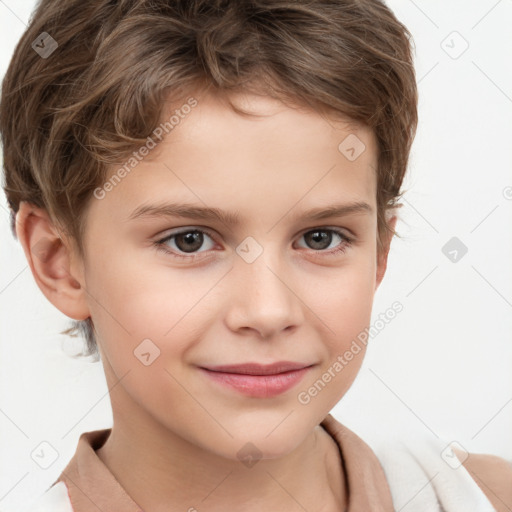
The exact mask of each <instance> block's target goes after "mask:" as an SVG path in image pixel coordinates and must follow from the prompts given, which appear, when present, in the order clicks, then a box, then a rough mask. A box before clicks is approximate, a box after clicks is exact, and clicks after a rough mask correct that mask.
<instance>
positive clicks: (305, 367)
mask: <svg viewBox="0 0 512 512" xmlns="http://www.w3.org/2000/svg"><path fill="white" fill-rule="evenodd" d="M313 366H315V365H313V364H307V363H306V364H304V363H295V362H290V361H279V362H276V363H272V364H267V365H263V364H259V363H244V364H238V365H223V366H210V367H199V369H200V370H201V371H202V372H203V374H205V375H206V376H207V377H208V378H209V380H210V381H214V382H216V383H217V384H219V385H221V386H223V387H224V388H226V387H228V388H231V389H232V390H233V389H234V390H235V391H237V392H239V393H242V394H244V395H247V396H251V397H255V398H271V397H274V396H278V395H280V394H282V393H284V392H285V391H288V390H289V389H291V388H293V387H294V386H296V385H297V384H298V383H299V382H300V381H301V380H302V379H303V377H304V376H305V375H306V373H307V372H308V371H309V370H310V369H311V368H312V367H313Z"/></svg>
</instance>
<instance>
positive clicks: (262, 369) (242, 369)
mask: <svg viewBox="0 0 512 512" xmlns="http://www.w3.org/2000/svg"><path fill="white" fill-rule="evenodd" d="M308 366H312V365H311V364H307V363H306V364H304V363H294V362H292V361H278V362H276V363H272V364H259V363H243V364H230V365H221V366H208V367H206V366H203V367H202V368H204V369H205V370H210V371H212V372H223V373H241V374H245V375H276V374H278V373H284V372H289V371H292V370H301V369H302V368H307V367H308Z"/></svg>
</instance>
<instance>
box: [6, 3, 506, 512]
mask: <svg viewBox="0 0 512 512" xmlns="http://www.w3.org/2000/svg"><path fill="white" fill-rule="evenodd" d="M34 5H35V2H34V1H29V0H0V34H1V35H0V41H1V45H0V76H2V77H3V75H4V73H5V70H6V68H7V66H8V63H9V60H10V58H11V55H12V52H13V50H14V46H15V44H16V43H17V41H18V39H19V37H20V36H21V34H22V32H23V31H24V29H25V26H26V23H27V22H28V19H29V15H30V13H31V10H32V8H33V6H34ZM388 5H389V6H390V7H391V8H392V9H393V11H394V12H395V14H396V15H397V17H398V18H399V19H400V20H401V21H402V22H404V23H405V25H406V26H407V27H408V28H409V29H410V30H411V32H412V34H413V37H414V40H415V44H416V69H417V78H418V81H419V91H420V103H419V116H420V124H419V129H418V135H417V138H416V140H415V143H414V146H413V150H412V155H411V162H410V168H409V175H408V177H407V179H406V181H405V183H404V188H405V189H406V190H407V193H406V194H405V196H404V202H405V206H404V208H402V212H401V215H402V220H401V221H400V222H399V223H398V232H399V233H400V234H401V235H402V236H403V239H398V238H396V239H395V240H394V241H393V244H392V248H391V251H390V256H389V264H388V270H387V275H386V277H385V279H384V282H383V283H382V285H381V287H380V289H379V290H378V292H377V295H376V300H375V303H374V309H373V318H374V319H377V318H378V315H379V313H380V312H384V311H385V310H386V309H388V308H389V307H390V305H391V304H392V303H393V302H394V301H395V300H399V301H400V302H401V303H402V304H403V306H404V310H403V311H402V312H401V313H399V314H398V315H397V316H396V318H395V319H394V320H392V321H391V322H390V323H389V324H388V325H386V327H385V328H384V329H382V330H381V331H380V332H379V333H378V335H377V336H375V337H374V338H372V340H371V342H370V345H369V349H368V354H367V357H366V359H365V362H364V365H363V368H362V370H361V373H360V374H359V376H358V378H357V379H356V382H355V383H354V385H353V386H352V388H351V389H350V391H349V392H348V393H347V395H346V396H345V397H344V398H343V399H342V401H341V402H340V403H339V404H338V406H337V407H336V408H335V409H334V410H333V414H334V416H335V417H337V418H338V419H339V420H341V421H342V422H344V423H345V424H346V425H347V426H349V427H350V428H352V429H353V430H354V431H356V432H357V433H358V434H360V435H361V436H362V437H363V439H364V436H365V435H366V434H365V433H368V435H370V434H371V432H374V431H376V430H380V429H384V428H395V427H396V426H397V425H398V426H399V427H400V428H402V429H405V430H407V431H411V432H413V431H414V432H419V433H420V434H422V433H424V434H425V435H430V436H432V435H435V436H438V437H439V438H441V439H443V440H446V441H447V442H451V441H453V440H456V441H458V442H459V443H460V444H461V445H462V446H463V447H464V448H465V449H466V450H468V451H471V452H486V453H492V454H496V455H500V456H502V457H505V458H507V459H509V460H511V461H512V435H511V433H512V371H511V368H512V314H511V313H512V200H511V199H507V197H508V198H510V197H511V195H512V188H511V187H512V150H511V148H512V143H511V136H512V60H511V54H512V31H511V30H510V26H511V24H512V0H501V1H498V2H497V1H496V0H478V1H472V2H471V1H467V0H466V1H463V0H457V1H456V0H450V1H440V0H438V1H427V0H416V1H414V2H413V1H412V0H393V1H389V2H388ZM454 31H456V32H458V34H460V35H457V34H455V35H454V34H452V32H454ZM462 38H464V40H465V41H467V44H469V47H468V48H467V50H466V51H465V52H464V53H462V54H461V55H460V56H459V57H458V58H452V57H453V56H456V55H457V54H458V53H459V52H460V51H461V50H462V49H463V48H464V46H463V45H464V44H465V43H464V40H463V39H462ZM443 41H444V43H443ZM445 50H446V51H445ZM447 52H451V54H452V56H450V55H449V54H448V53H447ZM507 187H509V188H507ZM507 191H508V195H507ZM452 237H457V238H458V239H460V240H461V241H462V242H463V243H464V244H465V245H466V246H467V248H468V252H467V254H465V255H464V256H463V257H462V258H461V259H460V260H459V261H458V262H456V263H454V262H452V261H450V260H449V259H448V258H447V257H446V256H445V255H444V254H443V252H442V250H441V249H442V247H443V246H444V245H445V244H446V243H447V242H448V240H450V239H451V238H452ZM67 326H68V319H67V318H66V317H65V316H64V315H62V314H61V313H60V312H59V311H58V310H56V309H55V308H54V307H53V306H52V305H51V304H50V303H49V302H48V301H47V300H46V299H45V297H44V296H43V294H42V293H41V292H40V290H39V288H38V287H37V286H36V284H35V281H34V279H33V277H32V274H31V272H30V269H29V268H28V266H27V262H26V260H25V258H24V255H23V251H22V249H21V246H20V244H19V243H18V242H17V241H15V240H14V238H13V237H12V235H11V233H10V229H9V216H8V211H7V206H6V202H5V197H4V194H3V193H2V195H1V200H0V351H1V353H0V379H1V383H0V432H1V435H0V449H1V455H0V461H1V463H0V464H1V467H0V508H1V509H2V510H4V511H6V510H16V509H19V507H20V506H21V504H22V503H26V502H27V500H32V499H34V498H35V497H36V496H38V495H39V494H41V493H42V492H43V491H44V490H45V489H46V488H47V487H48V486H49V485H50V484H51V483H53V481H54V480H55V479H56V478H57V477H58V476H59V474H60V473H61V471H62V469H63V468H64V467H65V466H66V464H67V462H68V461H69V459H70V458H71V456H72V455H73V453H74V451H75V448H76V444H77V441H78V438H79V436H80V434H81V433H82V432H86V431H90V430H95V429H99V428H105V427H110V426H111V421H112V416H111V410H110V402H109V397H108V392H107V387H106V383H105V379H104V376H103V373H102V367H101V363H99V362H98V363H95V364H91V363H90V362H87V361H85V360H74V359H72V358H71V357H69V355H67V354H70V353H72V352H73V351H72V350H71V348H72V347H71V346H70V344H69V343H68V342H67V341H66V337H65V336H62V335H59V334H58V333H59V332H60V331H61V330H63V329H64V328H65V327H67ZM75 348H76V347H75ZM396 428H398V427H396ZM42 441H47V442H49V443H50V444H51V445H52V446H53V447H54V448H55V449H56V450H57V452H58V454H59V456H58V458H57V459H56V461H55V463H54V464H53V465H51V466H50V467H49V468H48V469H42V468H40V467H39V466H38V465H37V464H36V463H35V462H34V460H32V458H31V453H32V452H33V450H34V449H36V447H37V446H38V445H39V444H40V443H41V442H42Z"/></svg>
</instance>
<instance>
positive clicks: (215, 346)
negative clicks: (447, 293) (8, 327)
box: [17, 93, 396, 512]
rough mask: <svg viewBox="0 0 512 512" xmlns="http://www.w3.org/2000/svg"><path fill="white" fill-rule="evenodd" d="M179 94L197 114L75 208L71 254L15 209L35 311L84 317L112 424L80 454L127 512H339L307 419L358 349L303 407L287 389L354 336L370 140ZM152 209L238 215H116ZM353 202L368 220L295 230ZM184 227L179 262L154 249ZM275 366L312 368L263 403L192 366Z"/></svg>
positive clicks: (303, 113) (308, 380)
mask: <svg viewBox="0 0 512 512" xmlns="http://www.w3.org/2000/svg"><path fill="white" fill-rule="evenodd" d="M195 97H196V99H197V100H198V105H197V106H196V107H195V108H194V109H193V110H192V111H191V113H190V114H189V115H188V116H186V117H185V119H183V120H181V122H180V124H179V125H178V126H177V127H176V128H175V129H174V130H173V131H172V132H171V133H170V135H169V136H167V137H166V138H164V140H163V141H162V142H161V143H160V145H159V146H158V148H157V149H155V150H153V152H152V153H151V154H150V155H149V156H148V157H147V158H145V159H144V160H143V161H142V162H140V163H139V164H138V165H137V166H136V167H135V168H134V169H133V170H132V171H131V173H130V174H129V175H127V176H126V177H125V178H124V179H123V181H122V182H121V183H120V184H119V185H117V186H116V187H115V188H114V189H113V190H112V191H110V192H109V193H107V194H106V195H105V197H104V198H103V199H101V200H99V199H92V200H91V203H90V205H89V208H88V211H87V217H86V220H87V224H86V231H85V239H84V243H85V247H86V257H85V258H84V259H81V258H80V257H79V256H78V255H77V253H76V251H75V250H74V249H73V245H72V243H71V241H68V240H66V239H65V237H63V236H62V234H61V233H60V232H59V230H58V229H57V228H56V227H55V225H54V224H52V222H51V221H50V219H49V217H48V215H47V214H46V212H45V211H44V210H41V209H38V208H35V207H33V206H31V205H30V204H28V203H22V205H21V208H20V211H19V213H18V217H17V234H18V238H19V239H20V241H21V243H22V245H23V248H24V251H25V254H26V257H27V260H28V262H29V264H30V267H31V270H32V273H33V275H34V278H35V279H36V282H37V284H38V285H39V287H40V288H41V290H42V291H43V293H44V294H45V295H46V297H47V298H48V300H50V301H51V302H52V303H53V304H54V305H55V306H56V307H57V308H58V309H59V310H60V311H62V312H63V313H64V314H66V315H67V316H69V317H71V318H74V319H84V318H87V317H89V316H90V317H91V318H92V320H93V322H94V325H95V329H96V332H97V339H98V343H99V349H100V353H101V360H102V364H103V366H104V370H105V374H106V379H107V384H108V387H109V389H110V390H111V391H110V397H111V403H112V408H113V417H114V424H113V429H112V433H111V435H110V437H109V439H108V440H107V442H106V443H105V445H104V446H103V447H102V448H101V449H99V450H98V452H97V454H98V456H99V457H100V459H101V460H102V461H103V462H104V463H105V464H106V465H107V467H108V468H109V469H110V470H111V471H112V473H113V474H114V475H115V477H116V478H117V479H118V481H119V482H120V483H121V485H122V486H123V487H124V488H125V489H126V491H127V492H128V494H129V495H130V496H131V497H132V498H133V499H134V500H135V501H136V502H137V503H138V504H139V506H141V508H143V509H144V510H147V511H151V512H160V511H164V510H166V511H168V510H170V509H172V510H193V509H192V507H195V508H197V510H208V511H210V512H216V511H221V510H243V511H247V512H251V511H256V510H261V508H262V507H263V506H264V507H265V508H266V509H268V510H288V511H299V510H301V511H302V510H303V509H304V508H305V509H307V510H308V511H318V512H320V511H322V512H327V511H334V510H342V509H343V508H344V506H345V504H346V502H347V490H346V489H345V487H344V485H343V478H344V475H343V473H342V464H341V459H340V455H339V451H338V450H337V448H336V444H335V443H334V441H333V440H332V438H331V437H330V436H329V435H328V434H327V433H326V432H325V431H324V430H323V428H321V427H320V426H319V424H320V423H321V421H322V420H323V419H324V418H325V416H326V415H327V414H328V413H329V411H330V410H331V409H332V408H333V407H334V405H335V404H336V403H337V402H338V401H339V400H340V399H341V397H342V396H343V395H344V394H345V393H346V391H347V390H348V389H349V388H350V386H351V385H352V383H353V381H354V379H355V377H356V375H357V373H358V371H359V368H360V366H361V364H362V360H363V357H364V353H365V350H364V347H363V350H361V351H360V352H359V354H358V355H356V356H354V358H353V359H352V361H350V363H349V364H347V366H346V367H344V369H343V371H341V372H340V373H339V374H337V375H336V377H335V378H333V379H332V380H331V382H329V384H328V385H327V386H326V387H325V388H324V389H323V390H322V391H321V392H320V393H318V395H317V396H315V397H314V398H312V399H311V401H310V402H309V403H308V404H301V403H300V402H299V401H298V399H297V395H298V393H299V392H301V391H304V390H307V389H308V388H309V387H310V386H311V385H312V384H313V383H314V382H315V381H317V380H318V379H319V378H320V377H321V376H322V374H323V373H324V372H325V371H327V369H328V368H329V367H332V365H333V363H334V362H335V361H336V358H337V356H339V355H342V354H343V353H344V352H345V351H346V350H347V349H348V348H349V347H350V344H351V343H352V341H353V340H354V339H355V338H356V337H357V335H358V333H360V332H361V331H363V330H364V329H365V328H366V327H368V325H369V323H370V319H371V310H372V304H373V298H374V294H375V292H376V290H377V288H378V286H379V284H380V282H381V281H382V278H383V276H384V273H385V269H386V262H387V254H388V250H389V242H390V240H388V244H387V245H386V246H385V250H384V251H383V253H381V254H380V255H378V254H377V243H376V242H377V216H376V176H375V168H376V165H377V156H376V155H377V146H376V141H375V138H374V135H373V133H372V132H371V131H370V130H369V129H367V128H364V127H355V126H354V125H353V124H347V123H345V122H341V121H339V120H338V121H334V120H333V119H327V118H326V117H324V116H321V115H320V114H319V113H317V112H315V111H313V110H309V109H306V108H298V107H297V108H291V107H290V106H285V105H284V104H283V103H281V102H278V101H277V100H274V99H271V98H269V97H265V96H259V95H258V96H257V95H254V94H241V93H239V94H236V95H235V94H233V95H232V98H233V99H234V100H236V102H237V105H239V106H242V107H243V108H245V109H246V110H250V111H251V112H255V113H257V114H259V117H250V116H243V115H239V114H237V113H235V112H233V111H231V110H230V109H229V108H228V107H227V106H226V104H224V103H223V102H221V101H220V99H219V98H218V97H215V96H213V95H210V94H207V93H204V94H202V95H195ZM175 108H177V106H176V105H173V109H175ZM169 112H171V110H170V111H169ZM169 116H170V114H169V113H166V114H165V115H164V116H163V117H164V118H166V119H167V118H168V117H169ZM349 134H355V135H357V137H359V139H360V140H361V141H363V142H364V144H365V145H366V150H365V151H364V152H363V153H362V154H361V155H360V156H359V157H358V158H357V159H356V160H354V161H349V160H348V159H347V158H346V157H345V156H344V155H343V154H342V153H341V152H340V151H339V150H338V145H339V144H340V142H341V141H343V140H344V139H345V137H347V135H349ZM116 169H117V168H116ZM116 169H112V174H113V172H114V171H115V170H116ZM160 201H162V202H164V201H168V202H173V201H182V202H190V203H194V204H196V205H198V206H205V205H207V206H209V207H217V208H219V209H222V210H225V211H231V212H235V211H238V212H239V214H240V217H241V219H242V220H241V222H240V225H238V226H229V225H226V224H224V223H222V222H219V221H211V220H206V221H205V220H198V219H187V218H178V217H175V218H145V219H142V218H140V219H136V220H128V217H129V216H130V214H131V213H132V212H133V211H134V210H135V209H136V207H138V206H139V205H141V204H148V203H156V202H160ZM354 201H365V202H367V203H368V204H369V205H370V206H371V207H372V212H370V213H357V214H352V215H347V216H344V217H329V218H326V219H322V220H320V221H318V220H307V219H302V220H301V219H300V218H299V216H300V214H301V212H303V211H304V210H307V209H309V208H313V207H322V208H323V207H326V206H328V205H331V204H335V203H348V202H354ZM389 222H390V224H391V225H392V226H394V224H395V222H396V217H392V218H391V219H390V221H389ZM199 227H202V228H203V229H205V230H207V235H205V236H204V241H203V245H202V246H200V247H199V249H197V250H196V252H195V255H196V256H195V257H196V259H195V260H193V259H192V258H190V253H187V252H185V251H184V250H183V247H186V245H184V244H183V243H181V245H178V244H179V241H178V240H177V238H175V239H173V240H169V241H168V242H167V245H166V247H167V248H168V250H170V251H171V254H167V253H164V252H162V251H158V250H157V249H156V248H155V247H154V245H153V243H154V242H155V241H156V240H159V239H163V238H164V237H165V236H168V235H169V234H172V233H174V234H176V233H177V232H178V231H183V230H184V229H185V228H188V229H189V230H190V229H193V228H199ZM177 228H180V229H177ZM271 228H272V229H271ZM315 228H317V229H318V228H324V229H325V228H331V229H339V230H340V231H341V232H342V233H344V234H346V235H347V236H349V235H352V238H353V242H352V244H350V245H349V246H346V250H345V252H340V253H337V254H334V253H333V250H334V249H336V248H338V247H339V246H340V245H344V244H345V243H346V242H345V241H344V240H343V238H340V237H339V236H338V235H336V234H335V233H334V232H332V231H327V232H326V234H329V233H330V234H331V235H332V238H331V241H330V243H329V241H327V242H326V243H325V244H324V246H322V247H323V248H321V249H318V247H319V246H314V245H312V244H313V243H314V241H312V239H311V236H309V237H307V236H304V235H306V234H307V233H309V234H310V235H311V231H312V230H314V229H315ZM208 235H209V236H208ZM249 236H250V237H252V238H253V239H255V240H256V241H257V243H258V244H259V245H260V246H261V247H262V248H263V253H262V254H261V255H259V257H257V258H256V259H255V261H253V262H252V263H248V262H246V261H245V260H244V259H243V258H242V257H240V256H239V255H238V254H237V252H236V248H237V247H238V246H239V244H240V243H241V242H242V241H244V240H245V239H246V237H249ZM59 237H60V238H59ZM42 239H44V240H45V241H46V242H47V243H49V241H51V250H50V251H49V252H48V253H47V256H46V257H45V258H39V257H37V255H36V254H34V251H31V249H30V248H31V247H33V246H34V245H35V244H37V242H38V241H40V240H42ZM180 249H181V251H180ZM172 251H174V254H176V253H179V254H182V255H184V256H187V257H189V258H190V260H187V259H186V258H178V257H173V255H172ZM329 253H330V254H329ZM144 339H150V340H151V342H152V343H153V344H154V345H151V346H156V347H158V349H159V350H160V355H159V357H157V358H156V359H155V360H154V361H153V362H152V363H151V364H149V365H147V366H146V365H144V364H142V363H141V361H140V360H139V359H138V358H137V357H135V356H134V350H136V349H137V347H138V346H139V345H140V343H141V342H142V340H144ZM279 360H288V361H295V362H302V363H307V364H314V365H315V366H314V367H313V368H312V369H310V370H309V373H307V374H306V376H305V377H304V378H303V380H302V381H301V382H300V383H299V384H298V385H296V386H295V387H293V388H292V389H291V390H289V391H287V392H285V393H283V394H281V395H279V396H277V397H273V398H254V397H247V396H245V395H243V394H241V393H239V392H237V391H235V390H233V389H230V388H226V387H223V386H220V385H218V384H217V383H215V382H212V381H211V380H210V379H209V378H207V377H206V376H205V375H203V374H202V372H201V371H200V370H199V369H198V366H201V365H206V364H210V365H215V364H216V365H220V364H238V363H244V362H259V363H261V364H267V363H271V362H274V361H279ZM248 442H251V443H252V444H253V445H255V446H256V447H257V448H258V450H259V451H260V452H261V457H262V458H261V460H259V461H258V462H257V463H256V464H255V465H254V466H252V467H248V466H247V465H245V464H243V463H242V462H241V461H240V459H239V458H238V456H237V452H238V451H239V450H240V449H241V448H242V447H244V445H246V443H248ZM319 496H321V497H322V499H321V500H320V499H319Z"/></svg>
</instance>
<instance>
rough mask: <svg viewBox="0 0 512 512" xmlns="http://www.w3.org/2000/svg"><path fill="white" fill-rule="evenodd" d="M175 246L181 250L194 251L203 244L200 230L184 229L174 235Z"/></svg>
mask: <svg viewBox="0 0 512 512" xmlns="http://www.w3.org/2000/svg"><path fill="white" fill-rule="evenodd" d="M174 238H175V244H176V247H178V249H179V250H180V251H183V252H194V251H197V250H198V249H200V248H201V246H202V245H203V240H204V237H203V233H201V231H185V232H184V233H180V234H178V235H174Z"/></svg>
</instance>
